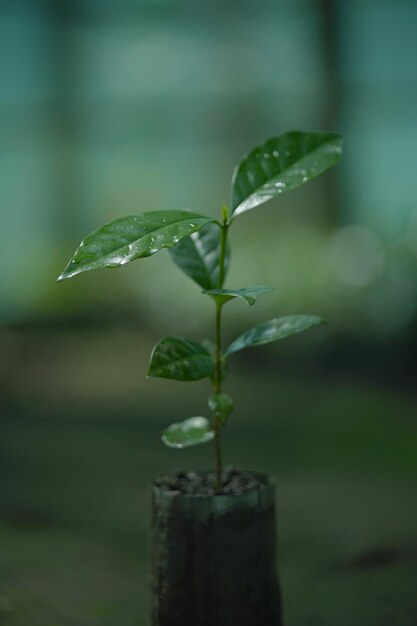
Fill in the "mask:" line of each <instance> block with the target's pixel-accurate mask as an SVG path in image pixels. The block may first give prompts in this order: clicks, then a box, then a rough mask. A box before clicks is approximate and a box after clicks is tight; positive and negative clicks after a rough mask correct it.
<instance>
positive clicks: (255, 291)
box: [203, 287, 274, 305]
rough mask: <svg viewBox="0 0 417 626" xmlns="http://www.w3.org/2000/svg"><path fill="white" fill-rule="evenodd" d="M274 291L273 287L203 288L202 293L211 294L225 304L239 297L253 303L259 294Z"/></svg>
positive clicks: (219, 302)
mask: <svg viewBox="0 0 417 626" xmlns="http://www.w3.org/2000/svg"><path fill="white" fill-rule="evenodd" d="M271 291H274V287H243V288H242V289H210V290H208V289H205V290H204V292H203V293H207V294H208V295H209V296H212V297H213V298H214V300H215V301H216V302H217V303H218V304H225V303H226V302H228V301H229V300H232V299H233V298H241V299H242V300H245V301H246V302H247V303H248V304H251V305H252V304H255V302H256V300H257V299H258V298H259V296H262V295H263V294H264V293H270V292H271Z"/></svg>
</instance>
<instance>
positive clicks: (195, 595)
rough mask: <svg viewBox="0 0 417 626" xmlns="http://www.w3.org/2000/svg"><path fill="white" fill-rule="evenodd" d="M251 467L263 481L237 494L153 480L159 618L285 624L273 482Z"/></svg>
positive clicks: (170, 625)
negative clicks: (187, 489) (190, 491)
mask: <svg viewBox="0 0 417 626" xmlns="http://www.w3.org/2000/svg"><path fill="white" fill-rule="evenodd" d="M204 474H205V473H204V472H200V473H199V475H200V476H203V475H204ZM252 475H253V476H254V477H255V478H256V479H257V481H258V484H259V485H260V486H259V487H258V488H256V489H251V490H250V491H244V492H243V493H241V494H238V495H232V494H219V495H185V494H183V493H181V492H180V491H173V490H172V489H169V488H167V487H164V486H163V485H162V486H158V483H159V484H160V483H161V481H160V480H159V481H158V480H157V481H155V483H154V485H153V490H152V529H151V531H152V533H151V538H152V557H151V581H152V622H151V623H152V625H153V626H188V625H190V626H282V625H283V620H282V604H281V593H280V587H279V581H278V575H277V567H276V529H275V488H274V484H273V482H272V481H271V480H270V479H269V478H268V476H266V475H263V474H255V473H252Z"/></svg>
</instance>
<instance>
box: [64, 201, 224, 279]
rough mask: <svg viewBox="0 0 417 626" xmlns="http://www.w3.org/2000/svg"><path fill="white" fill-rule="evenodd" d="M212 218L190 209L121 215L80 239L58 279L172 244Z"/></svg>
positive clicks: (151, 252) (121, 261)
mask: <svg viewBox="0 0 417 626" xmlns="http://www.w3.org/2000/svg"><path fill="white" fill-rule="evenodd" d="M212 221H213V219H212V218H211V217H205V216H204V215H199V214H198V213H191V212H190V211H150V212H148V213H141V214H140V215H130V216H128V217H121V218H120V219H117V220H114V221H113V222H110V223H109V224H106V225H105V226H103V227H102V228H99V229H98V230H95V231H94V232H93V233H91V234H90V235H88V236H87V237H86V238H85V239H83V241H82V242H81V244H80V246H79V248H78V249H77V250H76V251H75V254H74V256H73V257H72V259H71V260H70V262H69V263H68V265H67V267H66V268H65V269H64V271H63V272H62V274H61V276H59V278H58V280H59V281H60V280H65V279H66V278H71V277H72V276H75V275H76V274H79V273H80V272H85V271H87V270H95V269H99V268H103V267H118V266H119V265H125V264H126V263H129V262H130V261H133V260H134V259H139V258H142V257H147V256H150V255H151V254H154V253H155V252H157V251H158V250H161V248H170V247H171V246H175V245H176V244H177V243H178V242H179V241H180V240H181V239H183V237H187V236H188V235H190V234H192V233H195V232H197V231H198V230H200V228H202V227H203V226H205V225H206V224H208V223H210V222H212Z"/></svg>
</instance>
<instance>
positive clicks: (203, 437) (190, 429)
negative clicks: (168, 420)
mask: <svg viewBox="0 0 417 626" xmlns="http://www.w3.org/2000/svg"><path fill="white" fill-rule="evenodd" d="M213 437H214V432H213V431H212V429H211V426H210V422H209V421H208V419H207V418H206V417H189V418H188V419H186V420H184V421H183V422H177V423H176V424H171V426H168V428H166V429H165V430H164V431H163V432H162V441H163V443H164V444H165V445H166V446H168V447H170V448H186V447H188V446H195V445H197V444H199V443H206V442H207V441H211V440H212V439H213Z"/></svg>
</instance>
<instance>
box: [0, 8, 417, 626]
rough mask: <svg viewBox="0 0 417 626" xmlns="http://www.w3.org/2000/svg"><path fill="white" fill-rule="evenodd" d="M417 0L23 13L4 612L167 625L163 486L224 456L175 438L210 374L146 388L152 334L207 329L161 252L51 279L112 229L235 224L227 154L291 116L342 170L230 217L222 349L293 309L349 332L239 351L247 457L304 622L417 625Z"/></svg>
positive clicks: (3, 97)
mask: <svg viewBox="0 0 417 626" xmlns="http://www.w3.org/2000/svg"><path fill="white" fill-rule="evenodd" d="M416 24H417V3H415V2H413V1H411V0H410V1H406V0H395V1H394V0H391V1H388V0H369V1H368V2H360V1H359V0H351V1H350V2H342V0H291V1H290V0H264V1H263V2H262V3H259V2H255V1H254V0H240V1H237V0H228V2H220V1H219V0H211V1H210V2H192V1H191V0H182V1H178V0H177V1H175V0H117V1H116V0H59V1H57V0H3V1H2V3H1V6H0V76H1V78H0V132H1V142H0V176H1V185H0V198H1V231H0V241H1V245H0V263H1V267H2V268H3V271H2V272H1V275H0V394H1V402H0V430H1V433H0V465H1V472H0V624H1V626H37V625H38V624H39V625H40V626H48V625H49V624H51V625H53V626H59V625H65V626H67V625H68V626H72V625H73V626H84V625H90V624H91V625H92V626H94V625H96V624H97V625H98V624H100V625H101V626H107V625H108V626H110V625H117V626H122V625H126V626H127V625H134V626H145V625H147V624H148V623H149V622H148V611H149V602H150V601H149V594H148V575H147V568H148V519H149V482H150V480H151V479H152V477H154V476H155V475H157V474H160V473H164V472H168V471H170V470H174V469H179V468H198V467H211V466H212V463H213V461H212V454H213V451H212V449H211V447H210V446H201V447H196V448H191V449H189V450H186V451H173V450H169V449H165V448H164V447H163V446H162V444H161V443H160V441H159V433H160V431H161V429H162V428H163V427H164V426H166V425H168V424H169V423H171V422H173V421H176V420H181V419H184V418H185V417H189V416H190V415H204V414H207V408H206V402H207V395H208V393H209V387H208V383H207V382H205V381H203V382H198V383H192V384H186V383H174V382H171V381H164V380H146V378H145V373H146V366H147V361H148V357H149V353H150V350H151V348H152V345H153V344H154V342H155V341H156V340H157V339H158V338H159V337H160V336H161V335H166V334H177V335H187V336H190V337H192V338H195V339H199V338H202V337H206V336H208V337H211V336H212V335H213V308H212V306H211V305H210V303H208V301H207V300H206V299H205V298H204V297H203V296H202V295H201V294H200V293H199V289H198V287H197V286H196V285H195V284H194V283H192V281H191V280H190V279H189V278H188V277H186V276H185V275H182V274H181V272H179V270H178V268H177V267H176V266H174V265H173V264H172V262H171V260H170V258H169V255H168V254H167V253H166V252H160V253H158V254H157V255H155V256H154V257H152V258H151V259H144V260H142V261H139V262H137V263H132V264H130V265H129V266H127V267H124V268H121V269H117V270H112V271H98V272H87V273H86V274H84V275H81V276H78V277H76V278H75V279H73V280H71V281H66V282H65V283H62V284H59V285H58V284H56V282H55V280H56V277H57V276H58V274H59V273H60V272H61V271H62V269H63V267H64V266H65V264H66V262H67V261H68V259H69V258H70V256H71V255H72V253H73V252H74V250H75V248H76V247H77V245H78V243H79V242H80V240H81V239H82V238H83V237H84V236H85V235H86V234H87V233H89V232H90V231H91V230H93V229H95V228H97V227H98V226H101V225H102V224H104V223H105V222H106V221H110V220H112V219H114V218H116V217H121V216H124V215H128V214H134V213H140V212H142V211H148V210H158V209H184V208H187V209H191V210H195V211H197V212H201V213H203V214H209V215H216V216H217V215H219V211H220V207H221V204H222V203H223V202H225V201H226V202H228V198H229V190H230V179H231V175H232V171H233V167H234V165H235V163H236V162H237V161H238V160H239V159H240V158H241V156H242V155H243V153H245V152H246V151H247V150H248V149H249V148H251V147H252V146H254V145H255V144H256V143H259V142H261V141H263V140H264V139H266V138H268V137H269V136H273V135H278V134H280V133H282V132H285V131H286V130H289V129H300V130H332V131H335V132H341V133H343V135H344V136H345V153H344V157H343V160H342V162H341V164H340V165H339V166H338V167H337V168H336V169H335V170H334V171H332V172H330V173H328V174H326V175H325V176H323V177H322V178H320V179H317V180H315V181H314V182H312V183H310V184H308V185H306V186H304V187H302V188H300V189H298V190H296V191H293V192H292V193H291V194H286V195H284V196H282V197H281V198H279V201H271V202H269V203H268V204H266V205H263V206H261V207H259V208H257V209H255V210H253V211H250V212H248V213H245V214H244V215H242V216H241V217H239V219H238V220H236V222H235V223H234V226H233V230H232V231H231V237H232V265H231V270H230V273H229V277H228V283H227V284H228V286H230V287H241V286H245V285H256V284H266V285H272V286H275V287H276V291H275V292H273V293H272V294H270V295H268V296H265V298H263V299H262V300H261V301H260V302H258V303H257V304H256V306H255V307H253V308H249V307H247V306H246V305H245V304H244V303H242V302H233V303H231V304H229V305H228V307H226V309H225V318H226V319H225V340H227V339H233V338H234V336H236V335H237V334H238V333H239V332H240V331H242V330H244V329H245V328H246V327H248V326H250V325H254V324H256V323H258V322H260V321H263V320H265V319H269V318H271V317H275V316H277V315H281V314H287V313H313V314H319V315H323V316H324V317H326V318H327V320H328V321H329V326H328V327H326V328H324V329H322V328H318V329H313V330H312V331H310V332H309V333H306V334H305V335H301V336H299V337H294V338H290V339H288V340H287V341H286V342H282V343H280V344H275V345H272V346H267V347H264V348H257V349H254V350H248V351H247V352H243V353H242V354H241V356H236V357H234V359H233V363H232V364H231V365H232V367H231V375H230V378H229V381H228V384H227V391H229V392H230V393H231V394H232V395H233V396H234V397H235V398H236V409H235V413H234V415H233V417H232V418H231V419H230V422H229V425H228V428H227V429H226V430H225V435H224V448H225V451H224V454H225V459H226V462H227V463H230V464H235V465H238V466H241V467H246V468H253V469H257V470H262V471H266V472H269V473H270V474H272V476H274V478H275V479H276V482H277V503H278V520H279V543H280V572H281V578H282V586H283V593H284V600H285V609H286V624H287V626H331V625H332V626H333V625H335V624H337V625H338V626H350V625H355V626H376V625H378V626H387V625H388V624H389V625H391V624H398V625H401V626H416V624H417V599H416V595H415V582H416V576H417V532H416V531H417V499H416V497H415V496H416V486H417V485H416V483H417V460H416V444H417V424H416V416H417V411H416V408H417V398H416V395H417V394H416V386H415V381H416V373H417V372H416V369H417V361H416V336H417V202H416V198H417V176H416V174H415V157H414V154H415V145H416V142H417V116H416V110H417V63H416V56H417V41H416V36H415V35H416V31H415V28H416Z"/></svg>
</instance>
